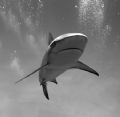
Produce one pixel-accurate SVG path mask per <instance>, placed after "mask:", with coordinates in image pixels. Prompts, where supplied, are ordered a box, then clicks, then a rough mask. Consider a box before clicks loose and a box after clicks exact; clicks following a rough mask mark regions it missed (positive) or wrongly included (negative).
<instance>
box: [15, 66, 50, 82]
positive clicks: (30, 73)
mask: <svg viewBox="0 0 120 117" xmlns="http://www.w3.org/2000/svg"><path fill="white" fill-rule="evenodd" d="M47 65H48V64H46V65H43V66H41V67H39V68H38V69H36V70H35V71H33V72H32V73H30V74H28V75H27V76H25V77H23V78H21V79H19V80H18V81H16V82H15V83H18V82H21V81H22V80H24V79H26V78H28V77H29V76H31V75H32V74H34V73H36V72H37V71H39V70H40V69H42V68H43V67H45V66H47Z"/></svg>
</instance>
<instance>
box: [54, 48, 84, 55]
mask: <svg viewBox="0 0 120 117" xmlns="http://www.w3.org/2000/svg"><path fill="white" fill-rule="evenodd" d="M66 50H78V51H81V53H82V52H83V50H82V49H80V48H66V49H62V50H59V51H58V52H55V53H56V54H58V53H60V52H63V51H66Z"/></svg>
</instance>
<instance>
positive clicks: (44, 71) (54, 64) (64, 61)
mask: <svg viewBox="0 0 120 117" xmlns="http://www.w3.org/2000/svg"><path fill="white" fill-rule="evenodd" d="M87 41H88V39H87V36H86V35H84V34H82V33H66V34H63V35H60V36H58V37H57V38H55V39H54V38H53V36H52V34H51V33H49V37H48V49H47V51H46V53H45V55H44V57H43V60H42V64H41V67H40V68H38V69H36V70H35V71H33V72H32V73H30V74H29V75H27V76H26V77H24V78H22V79H20V80H18V81H17V82H16V83H18V82H20V81H22V80H23V79H25V78H27V77H29V76H30V75H32V74H34V73H36V72H37V71H39V82H40V85H42V88H43V92H44V95H45V97H46V98H47V99H48V100H49V95H48V91H47V82H48V81H50V82H53V83H56V84H57V81H56V78H57V76H59V75H61V74H62V73H64V72H65V71H66V70H69V69H72V68H75V69H80V70H84V71H87V72H90V73H93V74H95V75H97V76H99V74H98V72H96V71H95V70H94V69H92V68H91V67H89V66H88V65H86V64H84V63H83V62H81V61H79V58H80V56H81V55H82V54H83V52H84V49H85V47H86V44H87Z"/></svg>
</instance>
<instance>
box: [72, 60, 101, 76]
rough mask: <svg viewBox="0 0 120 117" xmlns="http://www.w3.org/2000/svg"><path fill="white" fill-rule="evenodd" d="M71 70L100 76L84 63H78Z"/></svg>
mask: <svg viewBox="0 0 120 117" xmlns="http://www.w3.org/2000/svg"><path fill="white" fill-rule="evenodd" d="M71 68H76V69H81V70H84V71H88V72H90V73H92V74H95V75H97V76H99V73H98V72H96V71H95V70H94V69H92V68H91V67H89V66H87V65H85V64H84V63H82V62H80V61H77V62H76V64H75V65H73V66H72V67H71Z"/></svg>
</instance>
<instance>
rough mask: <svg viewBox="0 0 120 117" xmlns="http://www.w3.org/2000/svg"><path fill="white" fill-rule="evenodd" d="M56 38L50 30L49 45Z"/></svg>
mask: <svg viewBox="0 0 120 117" xmlns="http://www.w3.org/2000/svg"><path fill="white" fill-rule="evenodd" d="M53 40H54V38H53V36H52V33H50V32H49V35H48V45H50V43H51V42H52V41H53Z"/></svg>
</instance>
